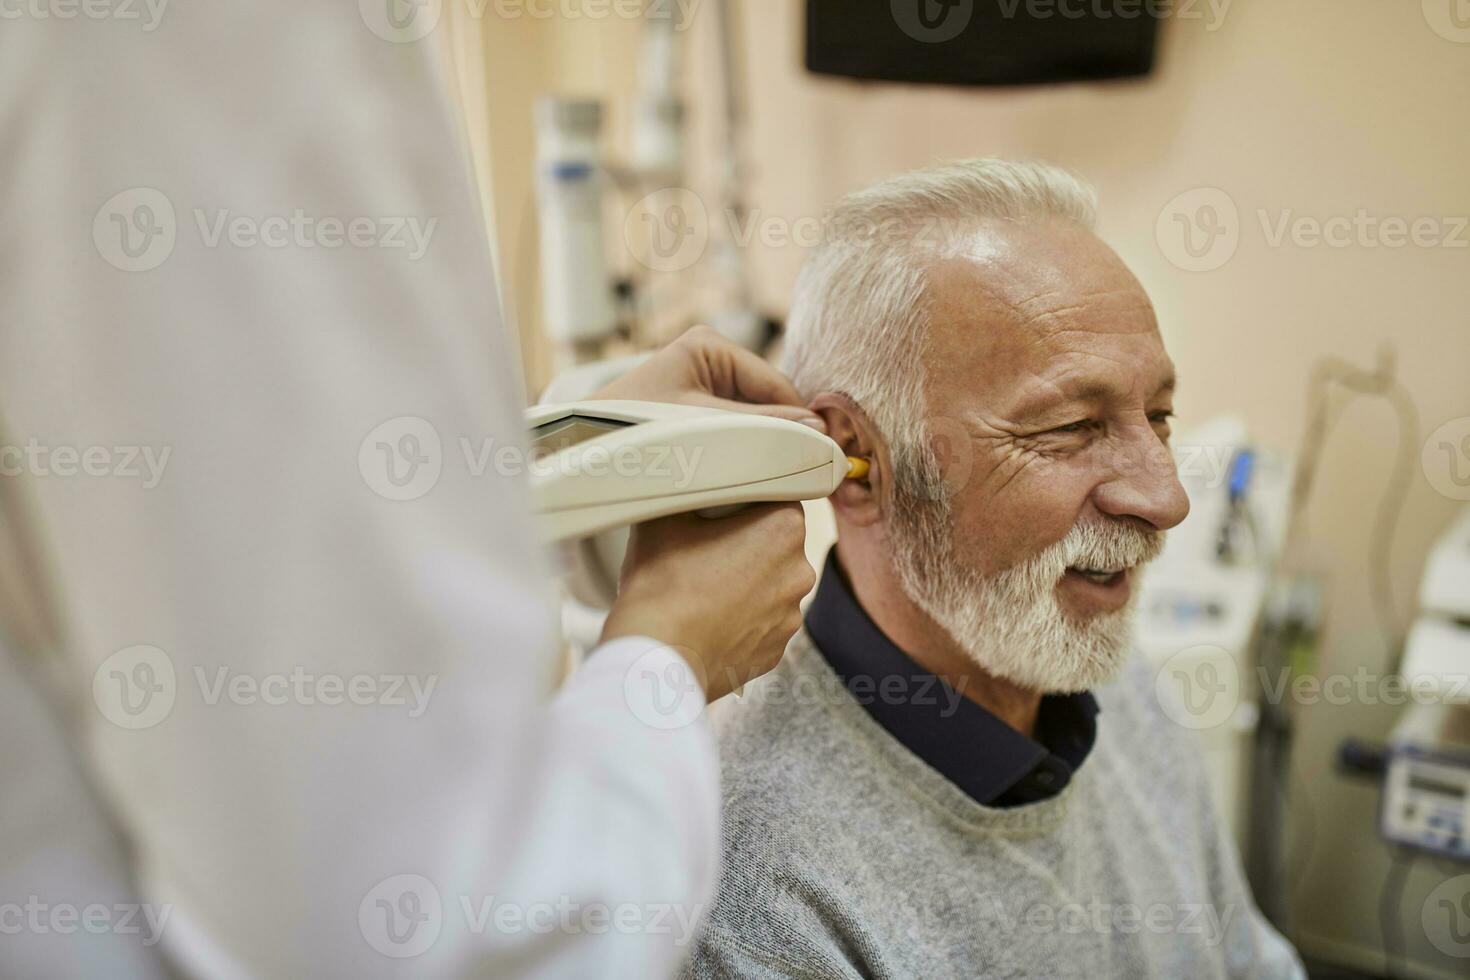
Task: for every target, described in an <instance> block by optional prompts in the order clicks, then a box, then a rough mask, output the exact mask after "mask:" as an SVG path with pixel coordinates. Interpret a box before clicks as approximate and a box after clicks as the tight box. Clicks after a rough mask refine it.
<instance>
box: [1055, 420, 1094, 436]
mask: <svg viewBox="0 0 1470 980" xmlns="http://www.w3.org/2000/svg"><path fill="white" fill-rule="evenodd" d="M1095 428H1097V423H1096V422H1094V421H1093V420H1092V419H1082V420H1081V421H1078V422H1069V423H1067V424H1066V425H1059V426H1057V427H1056V428H1054V429H1050V430H1048V431H1051V432H1056V433H1060V434H1063V435H1068V434H1071V433H1076V432H1087V431H1090V430H1092V429H1095Z"/></svg>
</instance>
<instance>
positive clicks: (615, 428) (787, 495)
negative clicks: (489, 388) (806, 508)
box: [526, 401, 853, 541]
mask: <svg viewBox="0 0 1470 980" xmlns="http://www.w3.org/2000/svg"><path fill="white" fill-rule="evenodd" d="M526 423H527V425H528V426H530V429H531V452H532V455H533V457H536V458H537V459H538V463H537V465H536V466H534V467H533V468H532V475H531V500H532V509H533V510H534V511H535V513H536V515H537V517H538V518H539V519H540V521H541V523H542V527H543V530H544V532H545V534H546V536H547V538H548V539H549V540H552V541H572V540H578V539H583V538H588V537H591V536H593V535H596V534H599V533H601V532H603V531H608V530H612V529H613V528H621V527H628V526H630V525H633V524H639V523H642V522H643V521H649V520H653V519H655V518H658V517H666V516H668V515H670V514H681V513H686V512H688V511H699V512H701V513H706V514H707V515H708V516H719V515H721V514H724V513H728V512H729V511H730V509H731V508H733V507H738V506H739V505H742V504H750V503H757V502H764V501H782V500H820V499H822V498H824V497H827V496H828V495H830V494H831V493H832V492H833V491H834V490H836V489H837V488H838V487H839V486H841V485H842V481H843V480H844V479H846V478H847V475H848V472H849V471H850V470H852V469H853V463H852V462H851V461H849V459H848V458H847V456H845V455H844V454H843V452H842V447H840V446H838V445H837V443H835V442H833V441H832V440H831V439H829V438H827V437H826V436H825V435H823V434H822V433H820V432H818V431H817V430H816V429H813V428H811V427H810V426H805V425H802V424H800V423H798V422H792V421H790V420H788V419H778V418H771V417H769V416H765V415H751V414H748V413H745V412H733V411H727V410H725V409H718V408H699V407H694V406H689V405H668V404H662V403H655V402H639V401H588V402H574V403H571V404H565V405H539V406H536V407H534V408H531V409H528V410H527V412H526Z"/></svg>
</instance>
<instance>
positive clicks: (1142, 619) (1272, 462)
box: [1135, 416, 1292, 853]
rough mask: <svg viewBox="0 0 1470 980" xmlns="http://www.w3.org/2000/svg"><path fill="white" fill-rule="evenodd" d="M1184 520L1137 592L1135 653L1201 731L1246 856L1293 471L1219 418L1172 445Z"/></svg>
mask: <svg viewBox="0 0 1470 980" xmlns="http://www.w3.org/2000/svg"><path fill="white" fill-rule="evenodd" d="M1173 443H1174V446H1175V450H1174V456H1175V464H1176V467H1177V469H1178V473H1179V480H1180V482H1181V483H1182V484H1183V486H1184V490H1185V493H1186V494H1187V495H1188V496H1189V504H1190V510H1189V516H1188V517H1186V518H1185V520H1184V522H1183V523H1181V524H1180V525H1179V526H1178V527H1176V528H1174V529H1172V530H1171V531H1170V532H1169V535H1168V538H1167V539H1166V543H1165V545H1164V550H1163V552H1162V553H1161V554H1160V556H1159V557H1158V559H1156V560H1155V561H1154V562H1153V563H1152V564H1150V565H1149V566H1147V567H1146V568H1145V569H1144V572H1143V575H1142V577H1141V580H1140V588H1139V597H1138V606H1137V619H1136V623H1137V626H1136V639H1135V643H1136V648H1137V650H1138V652H1139V653H1140V654H1141V655H1142V656H1143V657H1144V658H1145V659H1146V660H1147V661H1148V662H1149V663H1150V664H1151V665H1153V666H1154V668H1155V669H1156V670H1157V671H1158V672H1159V677H1160V680H1159V683H1160V684H1170V685H1173V686H1174V687H1175V688H1176V690H1175V694H1176V695H1177V696H1178V697H1179V698H1181V699H1183V700H1182V701H1181V702H1179V703H1181V704H1182V705H1184V706H1185V708H1186V710H1187V713H1186V714H1185V715H1184V716H1183V717H1182V718H1181V719H1180V721H1181V722H1182V723H1184V724H1186V725H1188V726H1190V727H1193V728H1196V729H1197V730H1198V731H1199V733H1200V740H1201V747H1202V749H1203V751H1204V756H1205V762H1206V765H1207V776H1208V778H1209V780H1210V784H1211V788H1212V790H1213V792H1214V797H1215V799H1216V800H1217V801H1218V803H1219V805H1220V807H1221V809H1222V812H1223V814H1224V816H1225V818H1226V821H1227V823H1228V825H1229V828H1230V830H1231V832H1232V834H1233V836H1234V837H1235V839H1236V841H1237V842H1238V843H1239V845H1240V846H1241V850H1242V853H1244V851H1245V848H1246V845H1247V838H1248V834H1247V823H1248V814H1249V803H1250V800H1251V789H1250V787H1251V781H1252V778H1251V770H1252V756H1253V739H1254V736H1255V732H1256V727H1257V722H1258V719H1259V718H1260V714H1261V705H1260V697H1259V685H1258V684H1257V683H1256V661H1257V653H1258V645H1257V641H1258V638H1259V636H1260V633H1261V630H1262V623H1263V620H1264V618H1265V614H1266V609H1267V600H1268V595H1269V593H1270V589H1271V584H1272V582H1273V580H1274V577H1275V574H1276V564H1277V560H1278V558H1279V556H1280V552H1281V548H1282V543H1283V541H1284V538H1285V531H1286V520H1287V510H1288V503H1289V501H1290V499H1291V486H1292V466H1291V459H1290V457H1289V456H1287V455H1286V454H1284V453H1281V452H1277V451H1272V450H1268V449H1266V448H1264V447H1260V446H1256V445H1254V444H1253V443H1252V441H1251V439H1250V437H1249V435H1248V433H1247V430H1246V426H1245V423H1244V421H1243V420H1241V419H1239V418H1235V417H1228V416H1227V417H1220V418H1216V419H1212V420H1209V421H1207V422H1205V423H1202V424H1201V425H1199V426H1197V427H1195V428H1193V429H1190V430H1187V431H1184V432H1181V433H1179V434H1178V435H1177V436H1176V437H1175V438H1174V440H1173Z"/></svg>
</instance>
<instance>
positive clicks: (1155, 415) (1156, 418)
mask: <svg viewBox="0 0 1470 980" xmlns="http://www.w3.org/2000/svg"><path fill="white" fill-rule="evenodd" d="M1173 417H1174V413H1173V412H1170V411H1163V412H1151V413H1150V414H1149V417H1148V420H1149V421H1150V422H1152V423H1153V424H1154V425H1168V424H1169V420H1170V419H1172V418H1173Z"/></svg>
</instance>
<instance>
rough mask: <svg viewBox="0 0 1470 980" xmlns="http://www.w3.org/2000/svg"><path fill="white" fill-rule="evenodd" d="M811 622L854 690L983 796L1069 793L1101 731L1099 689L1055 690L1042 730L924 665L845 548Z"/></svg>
mask: <svg viewBox="0 0 1470 980" xmlns="http://www.w3.org/2000/svg"><path fill="white" fill-rule="evenodd" d="M806 628H807V632H808V633H809V634H810V635H811V638H812V640H813V642H814V643H815V644H816V646H817V649H818V650H820V651H821V653H822V655H823V656H824V657H826V659H827V662H828V663H830V664H831V665H832V669H833V670H834V671H836V672H837V675H838V677H840V678H842V681H843V683H844V685H845V686H846V688H847V690H848V692H849V693H851V694H852V696H853V698H854V699H856V700H857V702H858V703H859V704H861V705H862V706H863V707H864V709H866V710H867V712H868V714H870V715H871V716H872V717H873V720H874V721H876V722H877V723H878V724H880V725H882V726H883V727H884V728H885V729H886V730H887V731H888V733H889V734H890V735H892V736H893V737H894V738H896V739H898V740H899V742H901V743H902V744H903V745H904V746H905V747H907V748H908V750H909V751H911V752H913V753H914V754H915V755H917V756H918V757H919V758H920V759H923V760H924V761H925V762H926V763H928V764H929V765H930V766H931V767H933V768H934V769H935V770H937V771H938V772H939V773H940V774H941V775H943V776H944V777H945V778H947V779H948V780H949V781H950V782H952V783H954V784H955V785H956V786H958V787H959V788H960V789H962V790H964V791H965V792H966V793H967V794H969V796H970V797H971V798H972V799H974V800H975V802H977V803H980V804H982V805H983V806H991V807H1007V806H1019V805H1021V804H1023V803H1034V802H1037V801H1038V800H1044V799H1046V798H1048V797H1051V796H1055V795H1056V794H1057V793H1060V792H1061V791H1062V789H1063V787H1065V786H1066V785H1067V783H1068V782H1070V781H1071V779H1072V776H1073V774H1074V773H1075V772H1076V771H1077V769H1078V768H1079V767H1081V765H1082V763H1083V761H1084V760H1085V759H1086V758H1087V754H1088V753H1089V752H1091V751H1092V746H1093V743H1094V742H1095V741H1096V740H1097V713H1098V704H1097V699H1096V698H1094V697H1093V696H1092V695H1091V694H1090V693H1083V694H1048V695H1045V696H1043V697H1042V699H1041V706H1040V709H1039V711H1038V713H1037V718H1036V737H1035V738H1030V737H1028V736H1026V735H1023V734H1022V733H1020V732H1018V731H1016V730H1015V729H1014V728H1012V727H1011V726H1009V725H1007V724H1006V723H1005V722H1003V721H1001V720H1000V719H999V718H998V717H996V716H995V715H993V714H991V713H990V712H989V711H987V710H985V709H984V708H982V707H981V706H980V705H978V704H976V703H975V702H974V701H971V700H970V699H969V698H966V697H961V696H959V695H958V694H957V693H956V692H955V691H954V689H953V688H951V687H950V686H949V685H948V684H946V683H945V682H944V681H943V680H941V679H940V678H938V677H936V676H935V675H934V674H932V673H930V672H929V671H927V670H925V669H924V668H923V667H921V666H919V664H918V663H917V662H916V661H915V660H914V659H913V658H912V657H910V656H909V655H908V654H906V653H904V652H903V651H902V650H900V649H899V648H898V647H897V646H895V645H894V644H893V641H891V640H889V639H888V637H887V636H885V635H883V631H882V630H880V629H879V628H878V627H877V625H876V624H875V623H874V622H873V621H872V620H871V619H870V618H868V614H867V612H865V611H864V610H863V608H862V606H860V605H858V602H857V599H856V598H855V597H854V596H853V594H852V590H851V589H850V588H849V587H848V584H847V581H846V579H845V578H844V576H843V574H842V570H841V569H839V568H838V567H837V549H836V548H833V549H832V551H831V552H830V553H829V554H828V555H827V564H826V567H825V569H824V570H823V572H822V581H821V585H820V586H819V587H818V588H817V594H816V596H815V597H813V599H812V602H811V605H810V606H809V607H808V608H807V613H806Z"/></svg>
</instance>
